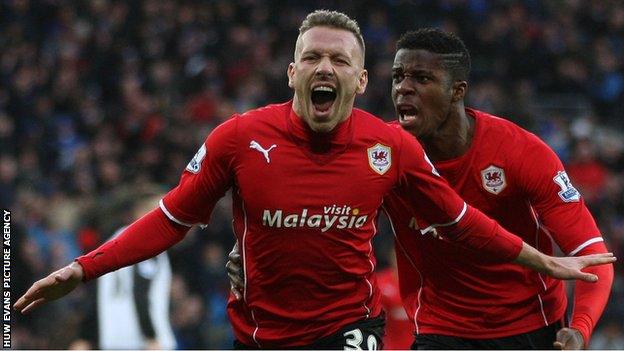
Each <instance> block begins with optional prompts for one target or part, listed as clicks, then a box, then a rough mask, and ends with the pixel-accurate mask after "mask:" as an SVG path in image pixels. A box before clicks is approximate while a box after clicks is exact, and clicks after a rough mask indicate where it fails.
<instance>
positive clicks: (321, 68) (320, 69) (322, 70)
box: [315, 57, 334, 77]
mask: <svg viewBox="0 0 624 351" xmlns="http://www.w3.org/2000/svg"><path fill="white" fill-rule="evenodd" d="M315 73H316V75H317V76H329V77H331V76H333V75H334V66H333V65H332V63H331V59H330V58H329V57H323V58H321V60H320V61H319V64H318V66H316V72H315Z"/></svg>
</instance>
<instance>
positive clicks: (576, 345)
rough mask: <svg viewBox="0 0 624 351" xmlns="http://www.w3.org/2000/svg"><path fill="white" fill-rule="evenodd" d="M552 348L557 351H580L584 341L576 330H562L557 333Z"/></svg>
mask: <svg viewBox="0 0 624 351" xmlns="http://www.w3.org/2000/svg"><path fill="white" fill-rule="evenodd" d="M553 346H554V347H555V349H558V350H582V349H583V347H584V346H585V340H583V335H581V332H579V331H578V330H576V329H572V328H562V329H560V330H559V331H558V332H557V341H555V342H554V343H553Z"/></svg>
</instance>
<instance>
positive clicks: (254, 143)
mask: <svg viewBox="0 0 624 351" xmlns="http://www.w3.org/2000/svg"><path fill="white" fill-rule="evenodd" d="M275 147H277V145H275V144H273V145H271V146H270V147H269V148H268V149H265V148H263V147H262V145H260V144H258V142H257V141H255V140H252V141H251V143H249V148H250V149H254V150H258V151H260V152H261V153H262V154H263V155H264V158H265V159H266V161H267V163H271V159H269V151H271V150H273V148H275Z"/></svg>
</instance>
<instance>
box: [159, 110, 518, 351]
mask: <svg viewBox="0 0 624 351" xmlns="http://www.w3.org/2000/svg"><path fill="white" fill-rule="evenodd" d="M408 184H409V185H408ZM230 188H231V189H232V196H233V214H234V221H233V222H234V223H233V229H234V233H235V235H236V238H237V240H238V243H239V245H240V250H241V256H242V260H243V267H244V270H245V279H246V282H245V290H244V292H243V299H242V300H240V301H236V300H235V299H234V298H233V297H231V298H230V301H229V303H228V313H229V316H230V320H231V322H232V325H233V329H234V334H235V336H236V338H237V339H238V340H240V341H241V342H243V343H245V344H247V345H255V346H260V347H291V346H298V345H307V344H310V343H312V342H314V341H316V340H318V339H319V338H321V337H324V336H328V335H331V334H332V333H334V332H336V331H338V330H339V329H340V328H341V327H344V326H345V325H348V324H350V323H353V322H355V321H358V320H362V319H366V318H372V317H376V316H378V315H379V314H380V312H381V304H380V293H379V290H378V288H377V284H376V282H375V279H374V275H373V270H374V267H375V258H374V256H373V252H372V245H371V239H372V237H373V235H374V234H375V232H376V229H375V220H376V217H377V214H378V210H379V208H380V206H381V203H382V200H383V197H384V196H385V195H386V194H388V193H389V192H390V191H391V190H392V189H397V190H399V191H401V192H402V193H404V194H406V195H407V196H408V197H409V198H410V199H417V200H418V201H414V206H415V209H414V210H415V211H417V212H418V213H420V215H421V216H422V218H426V219H427V221H428V223H434V224H435V223H448V222H453V223H457V225H458V226H460V225H461V224H462V223H464V222H470V221H472V222H473V223H477V222H479V223H486V222H487V223H488V225H490V223H491V225H490V226H489V227H487V226H486V227H484V228H489V229H488V230H486V232H487V233H484V234H483V235H482V236H479V235H480V234H478V233H477V234H475V235H469V236H468V235H467V236H464V237H461V235H463V233H464V232H465V230H460V232H461V233H459V234H457V235H458V236H457V238H458V240H462V239H464V240H466V241H467V242H470V243H471V244H472V245H473V246H474V247H481V248H486V249H487V248H488V247H489V246H488V245H490V244H489V243H490V242H491V241H492V238H497V239H498V238H501V237H503V238H505V240H506V241H505V243H506V244H507V245H506V246H505V245H503V246H504V247H506V249H504V250H502V251H505V252H503V253H501V254H500V255H499V258H501V259H506V260H510V259H513V258H515V257H516V256H517V254H518V252H519V251H520V249H521V245H522V244H521V242H520V241H519V240H517V238H515V237H513V236H505V235H502V236H501V235H496V233H501V229H500V227H498V226H497V225H496V224H495V223H494V222H493V221H490V220H489V219H487V218H486V217H483V216H482V215H481V214H480V213H478V212H477V211H476V210H474V209H472V208H470V207H469V206H468V207H467V206H466V204H465V203H464V202H463V200H462V199H461V198H459V197H458V196H457V195H456V194H455V193H454V192H453V191H452V189H450V187H448V185H447V184H446V182H445V181H444V180H443V179H442V178H440V177H439V176H437V175H436V174H434V170H433V167H432V166H431V164H430V163H428V162H427V160H426V156H425V154H424V151H423V150H422V148H421V146H420V145H419V144H418V142H417V141H416V140H415V139H414V138H413V137H412V136H411V135H409V134H407V133H406V132H404V131H402V130H400V129H397V128H394V127H391V126H388V125H386V124H385V123H384V122H383V121H381V120H380V119H378V118H376V117H374V116H372V115H370V114H368V113H366V112H364V111H361V110H358V109H354V110H353V113H352V115H351V117H350V118H348V119H347V120H346V121H344V122H342V123H340V124H339V125H338V126H337V127H336V128H335V129H334V130H333V131H332V132H331V133H330V134H316V133H314V132H312V131H311V130H310V129H309V128H308V127H307V125H306V124H305V123H304V122H303V121H302V120H301V118H299V117H298V116H297V115H296V114H295V113H294V112H293V110H292V102H289V103H284V104H280V105H269V106H267V107H264V108H260V109H257V110H253V111H249V112H247V113H245V114H243V115H240V116H234V117H233V118H232V119H230V120H228V121H227V122H225V123H223V124H222V125H220V126H219V127H217V128H216V129H215V130H214V131H213V132H212V134H211V135H210V136H209V137H208V138H207V139H206V142H205V143H204V144H203V145H202V147H201V148H200V150H199V152H198V153H197V154H196V155H195V157H194V158H193V160H192V161H191V162H190V163H189V165H188V166H187V168H186V171H185V172H184V173H183V175H182V178H181V180H180V184H179V185H178V186H177V187H176V188H175V189H173V190H172V191H171V192H169V193H168V194H167V196H166V197H165V198H164V199H163V201H161V209H162V211H163V212H164V213H165V214H166V215H167V217H169V219H170V220H172V221H174V222H177V223H179V224H184V225H192V224H198V223H207V222H208V221H209V217H210V213H211V211H212V208H213V206H214V204H215V203H216V201H217V200H218V199H219V198H220V197H222V196H223V195H224V194H225V192H226V191H227V190H228V189H230ZM467 209H468V210H467ZM464 218H465V219H464ZM471 228H472V227H471ZM503 234H505V233H503ZM516 240H517V241H516ZM499 251H500V250H499ZM491 252H493V254H495V255H498V253H499V252H498V251H496V250H494V248H491Z"/></svg>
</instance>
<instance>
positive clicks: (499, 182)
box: [481, 166, 507, 195]
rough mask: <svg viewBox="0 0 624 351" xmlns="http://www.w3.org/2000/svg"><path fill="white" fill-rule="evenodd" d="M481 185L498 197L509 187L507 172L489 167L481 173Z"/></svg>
mask: <svg viewBox="0 0 624 351" xmlns="http://www.w3.org/2000/svg"><path fill="white" fill-rule="evenodd" d="M481 183H482V184H483V188H484V189H485V190H487V191H488V192H490V193H492V194H494V195H498V194H499V193H500V192H501V191H503V189H505V187H506V186H507V180H506V179H505V171H504V170H503V169H502V168H500V167H496V166H489V167H488V168H486V169H484V170H482V171H481Z"/></svg>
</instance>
